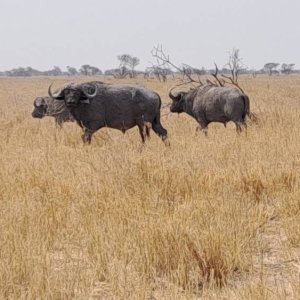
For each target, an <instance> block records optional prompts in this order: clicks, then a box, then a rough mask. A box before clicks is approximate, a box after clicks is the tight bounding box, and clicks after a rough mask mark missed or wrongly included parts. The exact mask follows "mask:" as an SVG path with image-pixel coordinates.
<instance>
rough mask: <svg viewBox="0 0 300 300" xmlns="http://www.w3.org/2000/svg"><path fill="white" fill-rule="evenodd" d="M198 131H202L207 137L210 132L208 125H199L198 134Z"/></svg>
mask: <svg viewBox="0 0 300 300" xmlns="http://www.w3.org/2000/svg"><path fill="white" fill-rule="evenodd" d="M198 131H202V132H203V133H204V135H205V136H207V132H208V127H207V125H201V124H199V125H198V126H197V128H196V132H198Z"/></svg>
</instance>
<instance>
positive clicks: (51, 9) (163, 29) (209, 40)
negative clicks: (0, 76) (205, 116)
mask: <svg viewBox="0 0 300 300" xmlns="http://www.w3.org/2000/svg"><path fill="white" fill-rule="evenodd" d="M0 25H1V26H0V35H1V45H0V70H1V71H4V70H8V69H11V68H14V67H27V66H31V67H33V68H36V69H39V70H42V71H43V70H47V69H51V68H52V67H53V66H54V65H55V66H59V67H61V68H62V69H63V70H65V67H66V66H68V65H69V66H74V67H76V68H79V67H80V66H81V65H83V64H91V65H94V66H97V67H99V68H100V69H101V70H102V71H104V70H106V69H109V68H116V67H118V60H117V58H116V57H117V55H120V54H125V53H126V54H131V55H133V56H137V57H139V58H140V60H141V63H140V65H139V66H138V69H144V68H145V67H147V66H150V65H151V63H150V62H151V61H152V62H154V60H153V58H152V57H151V53H150V51H151V49H152V48H153V46H155V45H157V44H162V45H163V48H164V50H165V52H166V53H168V54H169V55H170V58H171V59H172V60H173V61H174V62H175V63H177V64H178V65H180V64H181V63H187V64H189V65H192V66H194V67H198V68H201V67H202V66H204V67H205V68H212V67H213V63H214V62H216V63H217V64H218V65H219V66H220V67H222V66H224V65H225V63H226V61H227V57H228V51H230V50H231V49H232V48H233V47H236V48H238V49H240V54H241V57H242V58H243V62H244V64H245V65H246V66H247V67H249V68H252V67H254V68H257V69H261V68H262V67H263V65H264V64H265V63H267V62H278V63H295V64H296V68H300V0H285V1H284V0H205V1H204V0H126V1H125V0H124V1H121V0H105V1H102V0H98V1H97V0H85V1H83V0H82V1H78V0H73V1H72V0H49V1H46V0H0Z"/></svg>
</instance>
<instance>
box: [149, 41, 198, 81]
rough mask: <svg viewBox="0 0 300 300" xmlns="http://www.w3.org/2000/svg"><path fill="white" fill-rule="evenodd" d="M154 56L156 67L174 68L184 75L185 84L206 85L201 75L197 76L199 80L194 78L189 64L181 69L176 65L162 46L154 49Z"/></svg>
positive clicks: (152, 52)
mask: <svg viewBox="0 0 300 300" xmlns="http://www.w3.org/2000/svg"><path fill="white" fill-rule="evenodd" d="M151 54H152V56H153V57H154V58H155V59H156V65H154V66H156V67H158V68H173V69H174V70H176V71H177V72H179V73H180V74H182V76H183V78H182V81H185V82H184V84H188V83H196V84H197V85H204V84H203V82H202V81H201V79H200V75H197V79H195V78H193V76H192V74H191V72H190V70H191V67H190V66H189V65H187V64H183V65H182V66H181V67H179V66H178V65H176V64H175V63H173V62H172V61H171V60H170V57H169V55H167V54H166V53H165V52H164V50H163V48H162V46H161V45H159V46H156V47H153V49H152V51H151Z"/></svg>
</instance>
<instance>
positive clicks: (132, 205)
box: [0, 76, 300, 299]
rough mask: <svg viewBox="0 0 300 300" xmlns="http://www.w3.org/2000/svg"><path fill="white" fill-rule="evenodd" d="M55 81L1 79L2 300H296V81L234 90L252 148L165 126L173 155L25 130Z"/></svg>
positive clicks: (242, 141)
mask: <svg viewBox="0 0 300 300" xmlns="http://www.w3.org/2000/svg"><path fill="white" fill-rule="evenodd" d="M72 80H73V81H79V79H78V78H75V79H72ZM80 80H81V81H84V80H86V78H81V79H80ZM51 81H52V79H49V78H26V79H24V78H9V79H6V78H1V79H0V83H1V88H0V105H1V110H0V140H1V143H0V166H1V168H0V214H1V217H0V243H1V247H0V298H1V299H2V298H12V299H20V298H23V299H25V298H31V299H33V298H40V299H69V298H77V299H88V298H90V299H197V298H201V299H299V298H300V288H299V286H300V275H299V274H300V260H299V247H300V186H299V169H300V139H299V132H300V125H299V124H300V123H299V116H300V110H299V101H300V77H297V76H290V77H277V78H275V77H274V78H266V77H261V78H260V77H258V78H255V79H253V78H242V85H243V87H244V88H245V90H246V91H247V92H248V94H249V96H250V99H251V106H252V110H253V111H255V112H257V113H258V116H259V118H260V122H259V124H257V125H255V124H250V125H249V128H248V134H247V136H246V135H245V134H242V135H241V136H237V135H236V132H235V127H234V125H233V124H231V125H230V124H228V127H227V129H225V128H224V127H223V125H219V124H212V125H210V128H209V137H208V138H205V137H204V136H203V135H201V134H196V132H195V128H196V122H195V121H194V120H192V119H191V118H190V117H188V116H186V115H180V116H177V115H169V116H165V117H163V120H162V122H163V125H164V126H165V127H166V128H167V129H168V131H169V136H170V143H171V147H170V148H166V147H165V146H164V144H163V143H162V142H161V141H160V140H159V139H158V138H157V137H156V136H155V135H154V133H152V139H151V141H149V142H148V143H147V144H146V146H145V147H143V148H141V145H140V140H139V139H140V138H139V134H138V130H137V128H134V129H132V130H130V131H129V132H127V133H126V134H125V135H122V133H120V132H118V131H115V130H112V129H103V130H101V131H99V132H97V133H96V134H95V135H94V137H93V141H92V144H91V145H90V146H83V145H82V141H81V138H80V135H81V130H80V128H79V127H78V126H77V125H75V124H65V125H64V128H63V129H62V130H58V129H56V128H55V126H54V121H53V119H50V118H48V119H43V120H37V119H33V118H31V116H30V113H31V111H32V108H33V106H32V103H33V99H34V98H35V97H36V96H38V95H45V94H46V91H47V87H48V85H49V83H50V82H51ZM67 81H70V79H69V78H60V79H56V84H55V85H56V86H58V85H60V84H62V83H65V82H67ZM131 82H137V83H141V84H143V85H145V86H147V87H149V88H152V89H154V90H155V91H157V92H159V93H160V94H161V96H162V99H163V101H164V102H167V101H168V99H167V91H168V88H169V87H170V86H171V85H172V84H173V83H172V82H168V83H167V84H166V85H163V84H162V83H159V82H157V81H155V80H149V81H144V80H142V79H137V80H132V81H131Z"/></svg>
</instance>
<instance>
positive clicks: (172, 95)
mask: <svg viewBox="0 0 300 300" xmlns="http://www.w3.org/2000/svg"><path fill="white" fill-rule="evenodd" d="M175 88H176V86H174V87H172V88H171V89H170V90H169V97H170V98H171V99H172V100H178V96H179V94H178V93H175V94H174V93H173V94H172V90H174V89H175Z"/></svg>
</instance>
